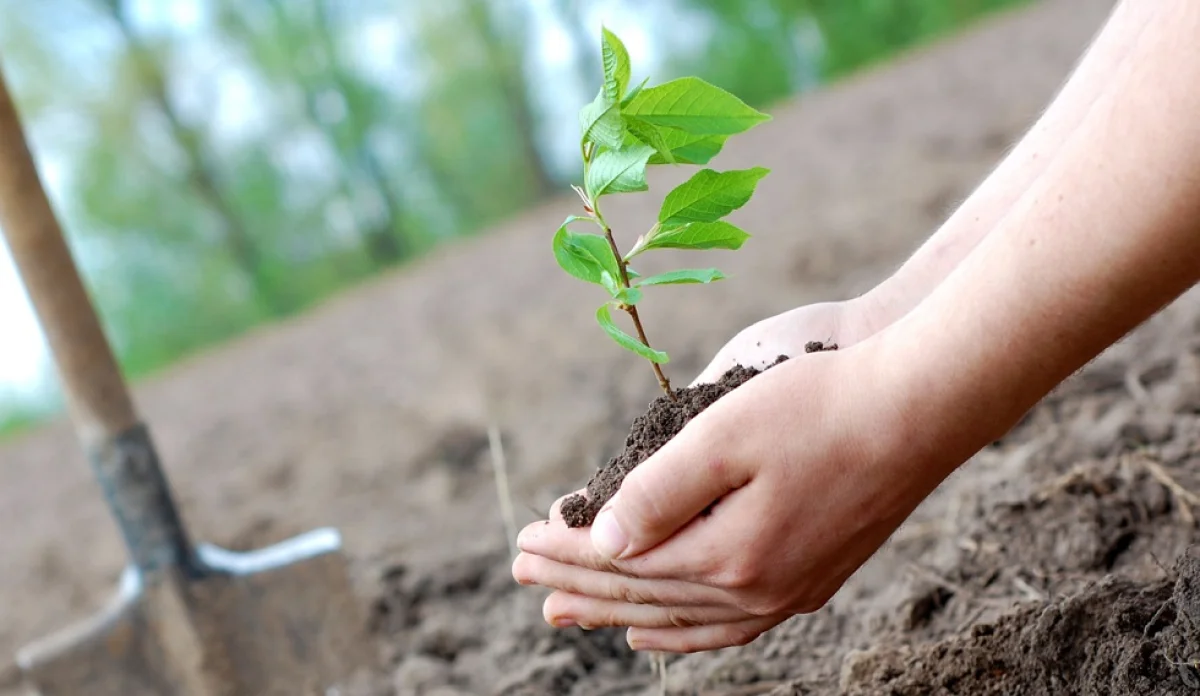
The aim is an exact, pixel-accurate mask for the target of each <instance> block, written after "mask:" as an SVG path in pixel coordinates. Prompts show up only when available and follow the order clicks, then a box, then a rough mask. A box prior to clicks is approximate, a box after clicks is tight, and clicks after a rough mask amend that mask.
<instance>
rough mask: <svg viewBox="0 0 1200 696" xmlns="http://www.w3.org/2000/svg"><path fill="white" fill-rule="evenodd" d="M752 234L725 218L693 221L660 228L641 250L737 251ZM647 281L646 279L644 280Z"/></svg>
mask: <svg viewBox="0 0 1200 696" xmlns="http://www.w3.org/2000/svg"><path fill="white" fill-rule="evenodd" d="M749 238H750V235H748V234H746V233H745V232H744V231H742V230H741V229H739V228H738V227H737V226H735V225H731V224H729V223H728V222H725V221H724V220H720V221H717V222H693V223H692V224H690V225H684V226H683V227H672V228H670V229H659V230H658V231H657V232H655V233H654V234H652V235H650V239H649V240H648V241H647V242H646V244H645V246H643V247H642V249H641V251H647V250H649V249H701V250H702V249H729V250H731V251H736V250H737V249H740V248H742V244H743V243H744V242H745V241H746V240H747V239H749ZM643 282H645V281H643Z"/></svg>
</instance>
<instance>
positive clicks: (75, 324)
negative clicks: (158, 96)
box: [0, 66, 137, 443]
mask: <svg viewBox="0 0 1200 696" xmlns="http://www.w3.org/2000/svg"><path fill="white" fill-rule="evenodd" d="M0 228H3V230H4V237H5V239H6V240H7V241H8V247H9V251H10V252H11V253H12V257H13V260H14V261H15V262H16V265H17V272H18V273H19V274H20V276H21V279H22V280H23V281H24V284H25V289H26V290H27V291H28V292H29V299H30V300H31V301H32V303H33V308H34V311H35V312H36V313H37V316H38V320H39V321H40V322H41V325H42V330H43V331H45V333H46V340H47V342H48V343H49V344H50V352H51V354H52V355H53V357H54V362H55V365H56V366H57V368H58V374H59V377H60V379H61V381H62V386H63V390H64V391H65V392H66V396H67V402H68V405H69V407H70V409H71V412H72V415H73V417H74V418H75V422H76V427H77V428H78V430H79V435H80V438H81V439H83V440H84V442H85V443H94V442H96V441H98V440H102V439H108V438H111V437H114V436H116V435H118V434H119V433H121V432H124V431H125V430H128V429H129V428H131V427H132V426H134V425H135V424H136V423H137V416H136V413H135V411H134V407H133V402H132V400H131V399H130V397H129V392H128V391H127V390H126V388H125V382H124V380H123V379H122V378H121V371H120V368H118V367H117V362H116V359H115V358H114V357H113V352H112V349H111V348H110V346H109V344H108V341H107V339H106V338H105V336H104V330H103V328H102V327H101V325H100V320H99V318H98V317H97V316H96V311H95V309H94V308H93V306H92V302H91V299H90V298H89V297H88V293H87V290H86V289H84V286H83V282H82V281H81V280H80V278H79V273H78V271H77V270H76V268H75V262H74V260H73V259H72V257H71V250H70V249H69V248H68V247H67V243H66V241H65V240H64V239H63V235H62V230H61V229H60V227H59V224H58V220H57V219H56V218H55V215H54V211H53V210H52V209H51V207H50V201H49V199H48V198H47V197H46V192H45V189H44V188H43V186H42V181H41V179H40V178H39V177H38V173H37V169H36V168H35V166H34V162H33V156H32V154H31V153H30V150H29V146H28V144H27V143H26V141H25V136H24V133H23V131H22V129H21V121H20V119H19V117H18V116H17V110H16V107H15V106H14V105H13V100H12V97H10V96H9V92H8V87H7V86H6V85H5V80H4V73H3V69H2V66H0ZM0 333H4V332H3V331H2V330H0Z"/></svg>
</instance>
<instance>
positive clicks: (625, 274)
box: [597, 213, 679, 402]
mask: <svg viewBox="0 0 1200 696" xmlns="http://www.w3.org/2000/svg"><path fill="white" fill-rule="evenodd" d="M597 214H598V213H597ZM603 227H604V238H605V239H607V240H608V246H609V247H610V248H611V249H612V252H613V256H615V257H616V258H617V269H618V270H619V271H621V278H620V280H621V285H623V286H624V287H626V288H628V287H630V285H629V271H627V270H626V269H625V258H624V257H623V256H621V250H620V249H618V248H617V240H616V239H614V238H613V233H612V228H610V227H609V226H608V223H603ZM624 309H625V311H626V312H628V313H629V318H630V319H633V326H634V328H635V329H637V337H638V340H639V341H641V342H642V345H644V346H646V347H647V348H651V347H652V346H651V345H650V339H648V338H646V330H645V329H644V328H642V319H641V317H639V316H638V311H637V307H636V306H634V305H624ZM650 367H652V368H654V376H655V377H657V378H658V386H660V387H662V390H663V391H664V392H666V394H667V397H668V398H670V399H671V401H675V402H678V401H679V397H677V396H675V392H674V391H672V390H671V381H670V380H669V379H667V375H666V374H664V373H663V371H662V367H661V366H660V365H659V364H658V363H656V362H651V363H650Z"/></svg>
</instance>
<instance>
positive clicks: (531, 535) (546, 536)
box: [517, 517, 688, 584]
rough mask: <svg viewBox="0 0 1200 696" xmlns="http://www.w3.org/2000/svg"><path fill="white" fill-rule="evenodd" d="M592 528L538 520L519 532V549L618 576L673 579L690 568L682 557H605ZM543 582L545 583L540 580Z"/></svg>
mask: <svg viewBox="0 0 1200 696" xmlns="http://www.w3.org/2000/svg"><path fill="white" fill-rule="evenodd" d="M590 535H591V530H589V529H588V528H586V527H583V528H579V529H571V528H570V527H567V525H566V524H564V523H563V521H562V518H561V517H559V518H557V519H552V520H550V521H548V522H546V521H543V522H534V523H532V524H530V525H528V526H526V527H525V528H524V529H522V530H521V533H520V534H518V535H517V548H519V549H520V550H521V551H523V552H524V553H526V554H530V555H535V556H542V557H545V558H547V559H549V560H552V561H556V562H558V563H560V564H564V565H568V566H575V567H578V568H584V569H590V570H595V571H601V572H605V573H611V574H618V575H637V576H639V577H642V578H649V579H673V578H676V577H677V576H678V575H679V574H680V573H681V572H683V571H684V570H686V569H688V568H687V567H686V564H685V565H684V566H683V567H681V561H680V559H679V558H678V557H667V558H659V557H654V558H650V557H641V558H632V559H628V560H625V561H613V560H611V559H608V558H605V557H603V556H601V555H600V554H599V553H598V552H597V551H596V549H595V547H594V546H593V545H592V541H591V538H590ZM538 584H541V583H538Z"/></svg>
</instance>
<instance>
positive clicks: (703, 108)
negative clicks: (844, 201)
mask: <svg viewBox="0 0 1200 696" xmlns="http://www.w3.org/2000/svg"><path fill="white" fill-rule="evenodd" d="M601 52H602V56H601V57H602V59H603V60H602V64H603V66H604V76H603V77H604V80H603V83H602V86H601V88H600V92H599V94H597V95H596V98H595V99H594V100H593V101H592V102H591V103H590V104H588V105H586V106H584V107H583V109H581V110H580V112H579V121H580V128H581V130H582V137H581V139H580V145H579V153H580V156H581V157H582V159H583V186H573V188H574V189H575V191H576V193H578V194H579V198H580V200H581V201H582V203H583V209H584V212H585V213H586V215H583V216H578V217H576V216H572V217H569V218H567V220H566V222H564V223H563V224H562V226H561V227H559V229H558V232H557V233H556V234H555V235H554V256H555V259H556V260H557V261H558V263H559V265H560V266H561V267H562V268H563V270H565V271H566V272H567V273H569V274H571V275H572V276H575V277H576V278H579V279H580V280H584V281H587V282H589V283H594V284H596V285H600V286H602V287H604V289H605V290H607V291H608V293H609V295H610V299H609V301H608V302H607V303H605V304H604V305H602V306H601V307H600V309H599V310H597V312H596V320H597V322H598V323H599V324H600V327H601V328H602V329H604V331H605V333H607V334H608V335H609V336H610V337H611V338H612V339H613V340H614V341H616V342H617V343H618V344H619V345H621V346H622V347H624V348H626V349H628V350H630V351H633V352H634V353H637V354H638V355H641V356H642V357H644V358H646V359H647V360H649V361H650V364H651V367H652V368H653V369H654V376H655V378H657V379H658V384H659V386H660V387H662V390H663V391H664V392H665V393H666V395H667V396H668V397H669V398H670V399H671V400H672V401H678V396H676V394H675V393H674V391H673V390H672V389H671V382H670V381H669V380H668V379H667V376H666V374H665V373H664V372H663V369H662V364H663V363H666V362H667V361H668V360H669V356H668V355H667V354H666V353H664V352H662V351H660V350H655V349H654V348H653V347H652V346H651V345H650V341H649V339H648V338H647V337H646V329H645V327H644V326H643V325H642V319H641V316H640V315H639V314H638V308H637V304H638V303H639V302H640V301H641V300H642V296H643V291H644V289H646V288H649V287H652V286H655V285H681V284H693V283H712V282H714V281H717V280H722V279H724V278H725V275H724V274H723V273H721V272H720V271H718V270H717V269H715V268H705V269H680V270H675V271H669V272H667V273H661V274H658V275H654V276H651V277H649V278H642V277H641V276H640V275H638V274H636V273H635V272H634V271H633V269H632V268H630V267H629V262H630V260H631V259H633V258H634V257H637V256H640V255H641V254H643V253H645V252H647V251H650V250H653V249H692V250H704V249H728V250H736V249H738V248H740V247H741V245H742V243H743V242H744V241H745V240H746V239H747V238H748V237H749V235H748V234H746V233H745V232H743V231H742V230H740V229H738V228H737V227H736V226H734V225H732V224H730V223H729V222H727V221H725V220H723V219H722V218H724V217H725V216H727V215H729V214H730V213H732V212H733V211H735V210H737V209H739V208H741V207H742V206H743V205H745V204H746V203H747V202H748V201H749V200H750V197H751V196H752V195H753V194H754V190H755V187H756V186H757V185H758V182H759V181H760V180H761V179H762V178H763V177H764V176H766V175H767V170H766V169H763V168H761V167H755V168H753V169H745V170H734V171H725V172H718V171H714V170H712V169H702V170H700V171H699V172H697V173H696V174H695V175H694V176H692V178H690V179H689V180H687V181H686V182H684V183H683V184H681V185H679V186H678V187H676V188H675V189H674V190H673V191H671V192H670V193H669V194H668V195H667V197H666V199H665V200H664V201H663V204H662V209H661V211H660V212H659V214H658V219H657V220H656V221H655V222H654V224H653V225H652V226H651V227H650V230H649V231H648V232H646V233H645V234H644V235H642V236H640V237H638V239H637V241H636V242H635V243H634V246H633V248H632V249H631V250H630V252H629V254H628V255H622V254H621V250H620V249H619V248H618V246H617V241H616V238H615V237H614V235H613V232H612V228H611V227H609V225H608V223H607V222H605V220H604V215H603V213H601V212H600V198H601V197H603V196H606V195H610V194H617V193H633V192H638V191H646V190H648V189H649V185H648V184H647V182H646V169H647V167H648V166H649V165H665V164H670V165H682V164H698V165H704V164H707V163H708V162H709V161H710V160H711V159H712V158H713V157H715V156H716V155H717V154H718V153H720V151H721V149H722V148H723V147H724V146H725V142H726V141H727V140H728V139H729V137H730V136H732V135H736V134H738V133H741V132H744V131H747V130H749V129H751V128H753V127H754V126H756V125H758V124H759V123H762V122H764V121H767V120H769V118H770V117H769V116H767V115H766V114H763V113H759V112H758V111H756V110H755V109H753V108H751V107H749V106H747V105H746V104H745V103H744V102H742V101H741V100H740V99H738V98H737V97H735V96H733V95H732V94H730V93H728V92H726V91H724V90H722V89H720V88H718V87H716V86H714V85H711V84H709V83H707V82H705V81H703V80H700V79H698V78H694V77H686V78H681V79H678V80H672V81H670V82H667V83H664V84H661V85H657V86H653V87H647V86H646V84H647V82H648V80H643V81H642V82H641V83H640V84H638V85H636V86H634V87H633V88H632V89H630V84H631V82H630V77H631V67H630V60H629V53H628V52H627V51H626V49H625V46H624V44H622V43H621V40H620V39H618V38H617V37H616V35H614V34H613V33H612V32H610V31H608V30H607V29H604V30H603V31H602V36H601ZM580 221H586V222H591V223H593V224H595V225H596V226H597V227H599V228H600V231H601V234H581V233H577V232H573V231H571V230H570V229H568V228H569V226H570V225H571V224H572V223H574V222H580ZM635 279H636V282H635ZM613 306H615V307H617V308H619V309H622V310H624V311H625V312H626V313H627V314H629V317H630V319H631V320H632V322H633V326H634V329H635V331H636V334H637V335H636V337H634V336H630V335H629V334H627V333H625V332H624V331H622V330H621V329H620V328H618V327H617V325H616V324H614V323H613V321H612V313H611V311H610V307H613Z"/></svg>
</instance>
